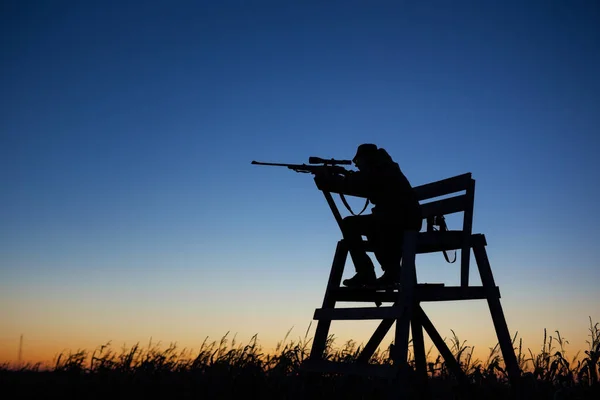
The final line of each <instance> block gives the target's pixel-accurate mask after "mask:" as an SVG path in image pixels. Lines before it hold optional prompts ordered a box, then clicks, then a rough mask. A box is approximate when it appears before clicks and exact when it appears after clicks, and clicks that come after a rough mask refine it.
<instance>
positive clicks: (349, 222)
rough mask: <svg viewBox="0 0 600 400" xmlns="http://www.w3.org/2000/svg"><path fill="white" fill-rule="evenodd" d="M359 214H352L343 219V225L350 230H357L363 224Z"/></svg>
mask: <svg viewBox="0 0 600 400" xmlns="http://www.w3.org/2000/svg"><path fill="white" fill-rule="evenodd" d="M357 217H358V216H357V215H350V216H348V217H345V218H344V219H342V226H343V227H344V228H345V229H346V230H348V231H353V232H354V231H357V230H359V228H360V226H361V221H360V219H358V218H357Z"/></svg>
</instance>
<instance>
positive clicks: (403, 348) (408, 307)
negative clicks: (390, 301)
mask: <svg viewBox="0 0 600 400" xmlns="http://www.w3.org/2000/svg"><path fill="white" fill-rule="evenodd" d="M416 242H417V232H406V233H405V234H404V248H403V256H402V269H401V271H400V284H401V285H402V290H401V291H400V293H401V295H402V296H401V297H400V298H402V301H401V303H402V305H403V306H404V312H403V313H402V315H401V316H399V317H398V320H397V321H396V334H395V336H394V348H395V351H394V353H395V354H393V355H392V358H393V359H394V363H395V364H396V365H404V364H406V363H407V362H408V336H409V328H410V320H411V319H412V312H413V308H414V307H413V306H414V292H415V286H417V272H416V269H415V248H416Z"/></svg>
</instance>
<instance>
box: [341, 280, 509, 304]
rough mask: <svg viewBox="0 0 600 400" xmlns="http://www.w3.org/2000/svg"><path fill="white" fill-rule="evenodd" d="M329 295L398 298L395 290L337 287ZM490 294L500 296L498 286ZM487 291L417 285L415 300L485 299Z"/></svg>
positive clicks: (355, 299) (358, 299)
mask: <svg viewBox="0 0 600 400" xmlns="http://www.w3.org/2000/svg"><path fill="white" fill-rule="evenodd" d="M331 295H332V296H333V297H334V298H335V300H336V301H346V302H375V301H380V302H384V303H393V302H395V301H396V299H397V298H398V297H397V296H398V295H397V291H382V290H381V291H375V290H369V289H355V288H337V289H335V290H333V291H332V293H331ZM492 295H493V296H496V297H498V298H500V290H499V288H498V287H494V288H493V289H492ZM487 296H488V294H487V292H486V289H485V288H484V287H483V286H469V287H466V288H465V287H462V286H438V285H427V284H420V285H417V288H416V289H415V300H416V301H419V302H424V301H458V300H485V299H487Z"/></svg>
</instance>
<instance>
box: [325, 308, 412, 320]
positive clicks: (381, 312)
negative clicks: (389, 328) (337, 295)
mask: <svg viewBox="0 0 600 400" xmlns="http://www.w3.org/2000/svg"><path fill="white" fill-rule="evenodd" d="M403 312H404V310H403V308H402V307H355V308H317V309H316V310H315V314H314V316H313V319H316V320H339V321H351V320H363V319H388V318H394V319H395V318H400V317H401V316H402V313H403Z"/></svg>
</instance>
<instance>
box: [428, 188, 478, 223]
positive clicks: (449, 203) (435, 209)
mask: <svg viewBox="0 0 600 400" xmlns="http://www.w3.org/2000/svg"><path fill="white" fill-rule="evenodd" d="M468 200H469V198H468V197H467V195H465V194H462V195H460V196H454V197H450V198H447V199H442V200H436V201H432V202H429V203H423V204H421V213H422V214H423V218H427V217H433V216H435V215H448V214H454V213H457V212H461V211H464V210H465V209H466V208H468V206H469V204H468Z"/></svg>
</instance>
